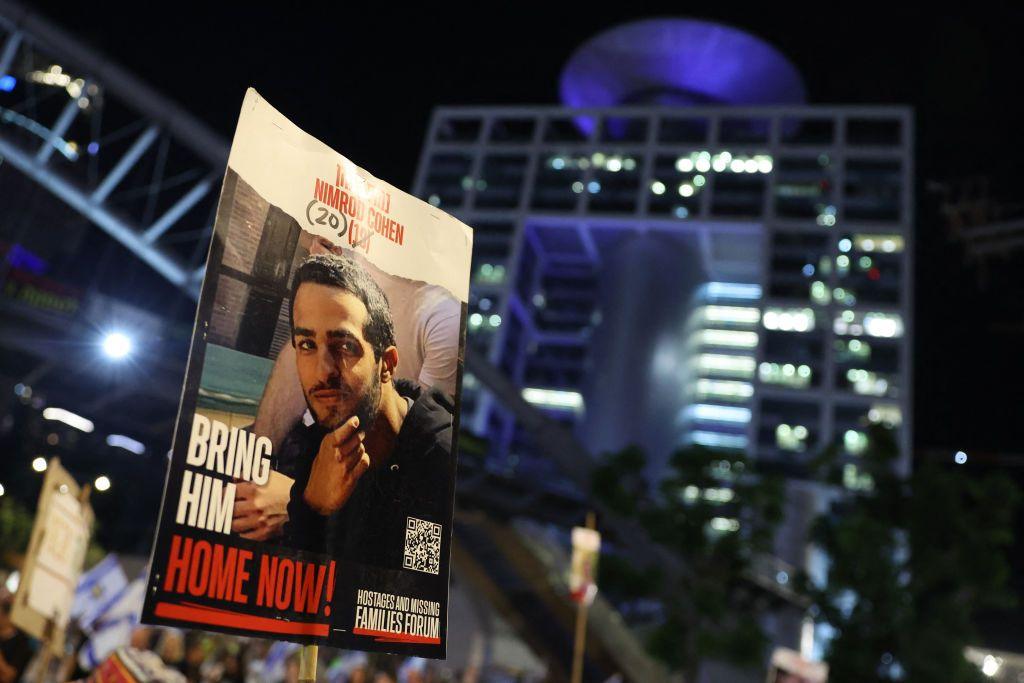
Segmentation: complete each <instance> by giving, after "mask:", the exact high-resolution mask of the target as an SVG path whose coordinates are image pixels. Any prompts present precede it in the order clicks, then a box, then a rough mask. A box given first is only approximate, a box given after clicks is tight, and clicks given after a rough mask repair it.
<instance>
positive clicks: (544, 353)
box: [414, 106, 913, 471]
mask: <svg viewBox="0 0 1024 683" xmlns="http://www.w3.org/2000/svg"><path fill="white" fill-rule="evenodd" d="M582 131H588V132H582ZM912 142H913V129H912V116H911V113H910V111H909V110H908V109H905V108H898V107H842V108H836V107H813V106H792V107H789V106H787V107H771V108H748V107H743V108H737V107H733V108H726V107H723V108H708V107H695V108H679V107H675V108H673V107H653V106H652V107H616V108H607V109H596V110H571V109H566V108H559V107H535V108H465V107H456V108H443V109H439V110H437V111H435V113H434V117H433V119H432V121H431V125H430V129H429V132H428V137H427V141H426V144H425V146H424V150H423V155H422V157H421V160H420V166H419V170H418V173H417V178H416V184H415V188H414V191H415V193H416V194H417V195H418V196H420V197H422V198H423V199H425V200H426V201H428V202H430V203H431V204H433V205H435V206H439V207H441V208H443V209H444V210H445V211H448V212H450V213H453V214H454V215H456V216H458V217H459V218H460V219H461V220H462V221H464V222H465V223H467V224H468V225H470V226H472V227H473V228H474V229H475V231H476V232H475V235H476V237H475V247H474V265H473V276H472V277H473V279H472V294H471V301H470V305H469V312H470V318H469V343H470V345H472V346H473V347H474V348H475V349H476V350H477V351H479V352H481V353H483V354H485V355H486V356H487V357H488V358H489V359H490V360H491V361H492V362H493V363H495V364H496V365H497V366H499V367H500V368H501V369H502V370H503V371H504V372H505V373H506V374H507V375H508V376H509V377H510V378H511V379H512V380H513V381H514V382H515V383H516V384H517V385H519V386H520V387H521V388H522V391H523V396H524V398H526V400H528V401H530V402H531V403H533V404H534V405H536V406H538V407H540V408H542V409H544V410H545V411H547V412H549V413H550V414H551V415H552V416H553V417H555V418H556V419H558V420H560V421H562V422H564V423H566V424H567V425H571V426H574V427H575V428H576V429H577V433H578V434H579V435H580V437H581V439H582V440H583V441H584V443H586V444H587V445H588V446H590V447H591V449H592V450H594V451H601V450H610V449H613V448H616V447H618V446H620V445H624V444H620V443H619V442H618V441H617V438H618V437H616V436H615V434H616V432H615V431H614V430H615V427H616V425H617V424H618V425H619V426H620V427H622V425H626V427H624V428H623V429H625V431H626V432H628V431H629V429H631V428H634V427H635V429H636V430H637V432H638V433H640V434H641V436H638V437H637V438H638V439H639V440H641V441H643V440H644V439H645V438H646V439H647V441H646V443H645V444H644V445H647V446H649V447H651V448H662V449H664V450H671V447H674V446H678V445H683V444H686V443H699V444H702V445H706V446H709V447H713V448H723V449H729V448H745V449H747V450H749V452H750V453H751V455H752V456H754V457H757V458H761V459H769V460H775V461H779V462H780V463H782V464H785V465H787V466H790V467H792V468H794V471H799V468H800V465H801V464H802V463H804V462H806V459H807V458H809V457H810V456H811V455H812V454H813V453H814V452H815V451H816V450H818V449H820V448H822V447H825V446H828V445H832V444H835V445H837V446H839V447H840V448H842V449H843V452H844V453H846V454H847V455H848V456H849V457H850V458H851V461H850V462H851V464H853V463H855V459H856V457H857V454H858V453H859V452H861V451H862V450H863V448H864V443H863V439H864V438H866V437H864V433H865V430H866V428H867V426H868V425H869V424H871V423H876V422H881V423H884V424H886V425H888V426H890V427H892V428H893V429H896V430H897V432H898V436H897V441H898V443H899V445H900V448H901V451H902V456H903V463H902V467H903V468H904V469H905V470H906V469H907V468H909V458H910V443H911V441H910V438H911V436H910V429H911V425H910V420H909V418H910V410H909V407H910V399H911V397H910V393H909V392H910V387H911V383H910V376H909V373H910V363H909V356H908V354H909V349H910V343H911V329H912V319H911V316H910V310H911V303H912V302H911V287H910V274H911V265H912V264H911V255H912V239H913V234H912V226H913V214H912V197H913V185H912V175H913V169H912V166H911V165H912V153H911V150H912ZM666 309H667V310H670V311H671V312H670V313H666V312H664V311H666ZM631 330H632V331H633V332H634V333H635V337H636V338H634V339H629V338H628V337H629V333H630V331H631ZM609 397H614V398H611V399H610V398H609ZM464 400H465V405H466V408H467V412H466V415H467V418H466V424H467V425H468V426H469V427H470V428H471V429H473V430H475V431H477V432H479V433H482V434H483V435H485V436H487V437H488V439H489V440H490V443H491V454H490V456H489V459H490V464H491V465H492V466H493V467H495V468H497V469H505V470H516V469H521V468H524V467H529V468H537V470H538V471H541V470H546V469H547V467H548V466H547V465H546V464H545V463H543V462H538V456H537V454H536V453H535V452H534V451H533V450H532V449H531V447H530V436H529V435H528V434H522V433H520V430H519V428H518V427H517V425H516V421H515V419H514V417H513V416H512V415H511V414H508V413H506V412H505V411H504V409H503V408H502V407H501V406H499V405H497V404H496V402H495V401H493V400H492V399H491V398H490V397H489V396H488V395H487V394H486V391H485V390H484V389H483V388H482V387H480V386H478V385H477V384H475V383H474V382H473V380H472V379H470V380H469V381H467V383H466V387H465V397H464ZM614 404H617V405H614ZM663 407H664V408H665V410H662V409H661V408H663ZM616 408H617V409H618V412H616ZM620 415H626V416H627V418H628V416H629V415H633V416H634V418H633V419H632V421H628V419H627V418H622V419H623V420H625V421H624V422H619V423H617V422H616V420H617V419H619V416H620ZM666 424H667V425H670V426H666ZM619 431H620V432H621V431H622V429H620V430H619ZM651 434H653V436H649V435H651ZM648 436H649V438H648ZM622 438H623V439H624V438H625V437H622Z"/></svg>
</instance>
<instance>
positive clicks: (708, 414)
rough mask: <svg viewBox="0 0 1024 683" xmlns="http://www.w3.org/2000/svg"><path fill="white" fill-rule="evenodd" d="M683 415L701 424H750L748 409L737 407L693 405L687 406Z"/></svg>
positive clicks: (707, 404) (706, 404) (705, 404)
mask: <svg viewBox="0 0 1024 683" xmlns="http://www.w3.org/2000/svg"><path fill="white" fill-rule="evenodd" d="M683 414H684V416H685V417H687V418H689V419H692V420H698V421H702V422H704V421H706V422H737V423H741V422H750V409H749V408H740V407H737V406H718V405H714V404H711V403H695V404H693V405H690V406H687V407H686V409H685V410H684V411H683Z"/></svg>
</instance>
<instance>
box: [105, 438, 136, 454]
mask: <svg viewBox="0 0 1024 683" xmlns="http://www.w3.org/2000/svg"><path fill="white" fill-rule="evenodd" d="M107 445H108V446H113V447H114V448H123V449H124V450H126V451H129V452H131V453H134V454H135V455H142V454H143V453H145V452H146V447H145V446H144V445H143V444H141V443H140V442H138V441H136V440H135V439H133V438H131V437H128V436H125V435H124V434H111V435H109V436H108V437H107Z"/></svg>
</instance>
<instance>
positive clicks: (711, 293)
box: [699, 282, 761, 299]
mask: <svg viewBox="0 0 1024 683" xmlns="http://www.w3.org/2000/svg"><path fill="white" fill-rule="evenodd" d="M699 293H701V294H704V295H705V296H707V297H708V298H709V299H760V298H761V286H760V285H749V284H745V283H741V282H709V283H707V284H706V285H703V286H702V287H701V290H700V292H699Z"/></svg>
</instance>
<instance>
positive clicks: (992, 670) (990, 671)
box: [981, 655, 1003, 678]
mask: <svg viewBox="0 0 1024 683" xmlns="http://www.w3.org/2000/svg"><path fill="white" fill-rule="evenodd" d="M1002 665H1003V660H1002V659H1001V658H1000V657H993V656H992V655H985V661H984V662H982V665H981V673H983V674H985V675H986V676H988V677H989V678H995V675H996V674H997V673H999V668H1000V667H1001V666H1002Z"/></svg>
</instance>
